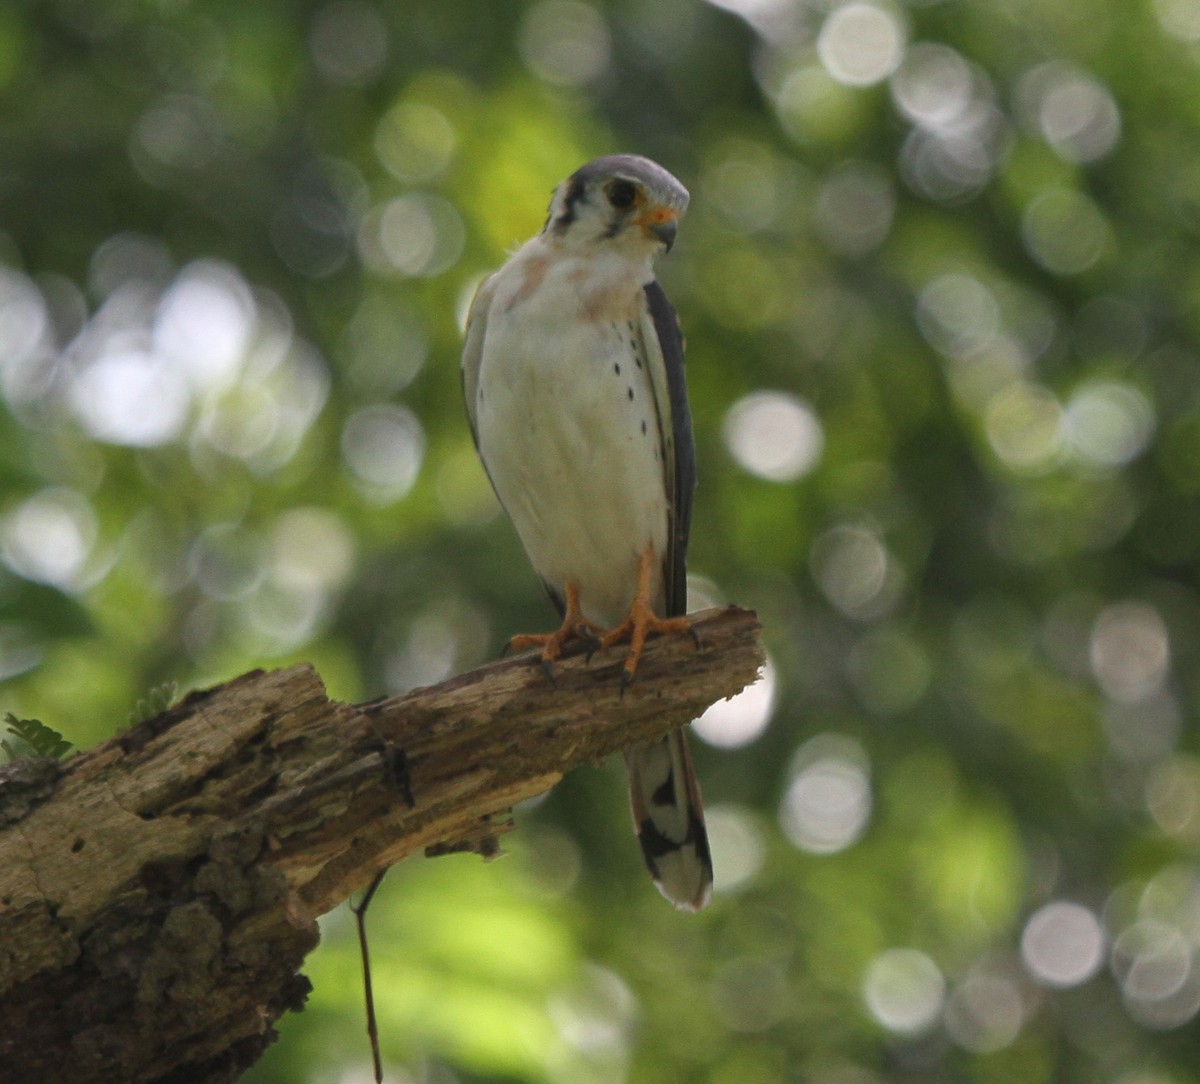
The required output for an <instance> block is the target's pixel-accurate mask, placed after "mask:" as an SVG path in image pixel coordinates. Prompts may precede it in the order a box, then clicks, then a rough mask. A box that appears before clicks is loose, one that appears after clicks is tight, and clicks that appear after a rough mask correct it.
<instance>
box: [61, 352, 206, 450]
mask: <svg viewBox="0 0 1200 1084" xmlns="http://www.w3.org/2000/svg"><path fill="white" fill-rule="evenodd" d="M71 405H72V406H73V407H74V409H75V414H76V416H77V417H78V418H79V420H80V421H81V422H82V423H83V426H84V428H85V429H86V430H87V431H88V432H89V433H90V434H91V435H92V436H93V437H95V438H96V439H97V440H102V441H105V442H107V443H109V444H125V445H131V446H133V447H152V446H154V445H158V444H167V443H169V442H170V441H173V440H175V439H176V438H178V437H179V435H180V434H181V433H182V432H183V429H184V426H185V425H186V424H187V421H188V418H189V416H190V413H191V396H190V394H189V391H188V386H187V382H186V381H185V380H184V377H183V373H182V372H181V371H180V369H178V368H174V367H168V366H167V365H166V364H164V362H163V361H162V359H160V358H157V357H155V356H154V355H152V354H148V353H145V352H143V351H137V350H130V351H128V352H121V353H112V354H106V355H104V356H102V357H98V358H96V360H95V361H93V362H92V363H91V364H90V365H88V366H87V367H86V368H85V369H84V370H83V372H81V373H80V374H79V375H78V376H77V377H76V378H75V380H74V382H73V383H72V385H71Z"/></svg>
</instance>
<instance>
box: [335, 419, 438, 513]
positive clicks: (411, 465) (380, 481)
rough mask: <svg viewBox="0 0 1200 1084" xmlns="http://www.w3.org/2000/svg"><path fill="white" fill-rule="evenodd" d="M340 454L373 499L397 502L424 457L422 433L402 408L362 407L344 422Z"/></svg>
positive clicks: (412, 479) (421, 428) (408, 485)
mask: <svg viewBox="0 0 1200 1084" xmlns="http://www.w3.org/2000/svg"><path fill="white" fill-rule="evenodd" d="M342 455H343V457H344V458H345V460H346V464H347V466H349V467H350V470H351V471H352V472H353V473H354V475H355V477H356V478H357V479H358V480H359V481H360V482H362V483H363V484H364V485H365V486H366V487H367V490H368V492H369V493H370V495H371V496H372V497H373V498H374V499H376V500H378V501H380V502H389V501H397V500H400V498H402V497H403V496H405V494H407V493H408V491H409V490H410V489H412V487H413V484H414V483H415V482H416V480H417V474H418V472H419V471H420V469H421V461H422V460H423V459H424V456H425V430H424V428H423V427H422V425H421V422H420V420H419V419H418V418H417V416H416V415H415V414H414V413H413V412H412V411H411V410H409V409H407V408H406V407H402V406H384V405H375V406H367V407H362V408H361V409H360V410H357V411H355V412H354V413H353V414H351V415H350V417H349V418H348V419H347V420H346V425H345V427H344V428H343V430H342Z"/></svg>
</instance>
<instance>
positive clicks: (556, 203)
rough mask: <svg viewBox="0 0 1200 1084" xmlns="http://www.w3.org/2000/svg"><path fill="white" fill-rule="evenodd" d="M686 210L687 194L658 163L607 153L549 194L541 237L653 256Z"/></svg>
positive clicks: (668, 239) (671, 235) (671, 236)
mask: <svg viewBox="0 0 1200 1084" xmlns="http://www.w3.org/2000/svg"><path fill="white" fill-rule="evenodd" d="M687 205H688V190H687V189H686V188H684V187H683V185H682V184H680V183H679V181H677V180H676V179H675V178H674V177H673V176H672V175H671V174H670V173H668V172H667V171H666V170H665V169H663V168H662V166H660V165H659V164H658V163H657V162H652V161H650V159H649V158H641V157H639V156H638V155H636V154H610V155H607V156H605V157H604V158H597V159H595V160H593V161H591V162H588V163H587V165H585V166H581V167H580V168H579V169H577V170H576V171H575V172H574V173H572V174H571V176H570V177H568V178H567V179H566V180H565V181H563V182H562V183H561V184H560V185H559V186H558V187H557V188H556V189H555V190H554V198H553V199H552V200H551V201H550V214H549V216H548V217H547V219H546V225H545V227H544V229H543V231H542V232H543V233H544V234H547V235H548V236H550V237H552V238H554V239H556V240H558V241H560V242H561V243H563V244H567V245H571V246H579V247H587V246H589V245H594V244H598V243H599V244H602V243H605V242H612V243H615V244H618V245H620V246H622V247H629V248H632V249H633V250H634V251H640V252H645V253H647V254H648V255H651V256H652V255H654V254H655V253H656V252H658V251H659V250H660V249H664V248H665V249H668V250H669V249H670V248H671V245H672V244H674V242H675V230H676V227H677V225H678V222H679V219H680V218H681V217H683V213H684V211H686V210H687Z"/></svg>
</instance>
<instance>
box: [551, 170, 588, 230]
mask: <svg viewBox="0 0 1200 1084" xmlns="http://www.w3.org/2000/svg"><path fill="white" fill-rule="evenodd" d="M586 189H587V185H586V184H585V183H584V180H583V178H582V177H578V176H576V177H573V178H572V179H571V184H570V186H569V187H568V188H567V194H566V196H565V197H563V211H562V214H560V215H559V216H558V218H556V219H555V220H554V232H555V233H565V232H566V230H567V227H568V226H570V225H571V223H572V222H574V221H575V218H576V216H577V205H578V203H579V201H580V200H581V199H583V194H584V192H585V191H586Z"/></svg>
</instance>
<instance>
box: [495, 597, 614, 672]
mask: <svg viewBox="0 0 1200 1084" xmlns="http://www.w3.org/2000/svg"><path fill="white" fill-rule="evenodd" d="M566 595H567V605H566V612H565V613H564V614H563V620H562V624H561V625H560V626H559V627H558V629H557V630H556V631H555V632H549V633H524V632H523V633H520V634H518V635H516V636H514V637H513V638H512V639H511V640H509V641H508V646H507V647H506V648H505V649H504V650H505V654H507V653H508V652H510V651H524V650H525V649H526V648H530V647H540V648H541V649H542V669H543V670H545V671H546V676H547V677H548V678H549V679H550V680H551V681H553V680H554V664H555V662H556V661H557V660H558V657H559V656H560V655H561V654H562V650H563V647H564V645H565V644H566V643H567V641H568V640H572V639H579V640H585V641H587V643H588V644H589V645H590V650H591V651H594V650H595V649H596V644H597V643H598V640H597V638H596V637H597V635H598V634H599V633H600V632H601V629H600V626H599V625H596V624H594V623H593V622H591V621H589V620H588V619H587V618H586V617H584V616H583V611H582V610H581V609H580V608H579V588H578V587H576V586H575V584H573V583H568V584H567V585H566Z"/></svg>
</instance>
